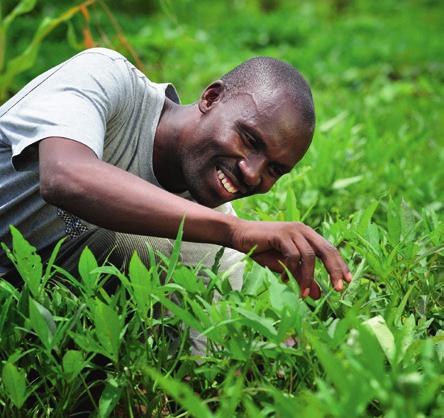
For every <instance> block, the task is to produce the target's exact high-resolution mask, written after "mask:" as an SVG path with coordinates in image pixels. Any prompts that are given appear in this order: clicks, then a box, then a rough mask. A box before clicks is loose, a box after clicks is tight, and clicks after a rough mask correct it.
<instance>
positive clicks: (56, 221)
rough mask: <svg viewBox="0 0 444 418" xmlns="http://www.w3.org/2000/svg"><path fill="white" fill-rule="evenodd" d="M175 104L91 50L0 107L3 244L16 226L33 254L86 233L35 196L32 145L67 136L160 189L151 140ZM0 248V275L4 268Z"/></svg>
mask: <svg viewBox="0 0 444 418" xmlns="http://www.w3.org/2000/svg"><path fill="white" fill-rule="evenodd" d="M165 95H166V96H167V97H169V98H170V99H171V100H174V101H175V102H177V103H178V102H179V98H178V96H177V93H176V91H175V89H174V87H173V86H172V85H171V84H167V83H165V84H157V83H153V82H151V81H150V80H148V79H147V77H146V76H145V75H144V74H143V73H141V72H140V71H139V70H138V69H137V68H135V67H134V66H133V65H132V64H131V63H130V62H128V60H127V59H126V58H125V57H123V56H122V55H120V54H119V53H117V52H115V51H112V50H109V49H105V48H92V49H88V50H86V51H83V52H81V53H80V54H77V55H75V56H74V57H73V58H71V59H69V60H67V61H65V62H64V63H62V64H60V65H58V66H56V67H54V68H52V69H50V70H48V71H46V72H45V73H43V74H41V75H40V76H38V77H37V78H35V79H34V80H33V81H31V82H30V83H29V84H27V85H26V86H25V87H24V88H23V89H22V90H21V91H20V92H18V93H17V94H16V95H15V96H14V97H12V98H11V99H10V100H9V101H7V102H6V103H5V104H4V105H3V106H1V107H0V242H2V241H3V242H5V243H6V244H7V245H8V246H10V245H11V239H10V234H9V224H13V225H15V226H16V227H17V228H18V229H19V230H20V231H21V232H22V233H23V235H24V236H25V238H26V239H28V240H29V241H30V242H31V243H32V244H33V245H34V246H35V247H36V248H37V249H38V250H41V249H44V248H46V247H48V246H51V245H53V244H54V243H55V242H56V241H57V240H59V239H60V238H61V237H63V236H66V235H68V236H70V237H75V236H78V235H79V234H80V233H82V232H84V231H85V230H86V229H87V228H88V225H87V223H86V222H84V221H82V220H80V219H78V218H76V217H75V216H72V215H71V214H69V213H67V212H65V211H63V210H61V209H60V208H56V207H54V206H52V205H49V204H47V203H46V202H45V201H44V200H43V199H42V198H41V196H40V193H39V172H38V146H37V142H38V141H39V140H41V139H43V138H47V137H50V136H59V137H64V138H69V139H72V140H75V141H78V142H81V143H82V144H85V145H86V146H88V147H89V148H91V149H92V150H93V151H94V153H95V154H96V155H97V157H98V158H100V159H101V160H103V161H106V162H108V163H110V164H113V165H115V166H117V167H119V168H122V169H123V170H126V171H129V172H131V173H133V174H135V175H137V176H139V177H141V178H143V179H145V180H147V181H149V182H150V183H153V184H155V185H156V186H159V187H160V185H159V183H158V181H157V179H156V177H155V175H154V171H153V165H152V152H153V144H154V135H155V132H156V128H157V125H158V122H159V118H160V114H161V111H162V108H163V104H164V101H165ZM8 264H9V263H8V262H7V260H6V258H5V256H4V254H3V251H1V250H0V275H1V273H2V272H4V271H6V270H8V268H7V266H8Z"/></svg>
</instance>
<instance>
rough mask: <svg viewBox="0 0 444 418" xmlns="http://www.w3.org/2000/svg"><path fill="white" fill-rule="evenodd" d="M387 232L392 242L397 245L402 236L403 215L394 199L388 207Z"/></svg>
mask: <svg viewBox="0 0 444 418" xmlns="http://www.w3.org/2000/svg"><path fill="white" fill-rule="evenodd" d="M387 232H388V238H389V242H390V244H392V246H396V245H397V244H398V243H399V240H400V238H401V216H400V209H399V206H398V205H396V204H395V203H394V202H393V200H390V202H389V205H388V209H387Z"/></svg>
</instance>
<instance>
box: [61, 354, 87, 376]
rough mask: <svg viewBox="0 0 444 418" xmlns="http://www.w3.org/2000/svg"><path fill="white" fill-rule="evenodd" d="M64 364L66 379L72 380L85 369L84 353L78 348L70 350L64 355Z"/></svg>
mask: <svg viewBox="0 0 444 418" xmlns="http://www.w3.org/2000/svg"><path fill="white" fill-rule="evenodd" d="M62 365H63V374H64V375H65V377H66V380H67V381H68V383H70V382H72V381H73V380H74V379H75V378H76V377H77V376H78V375H79V373H80V372H81V371H82V369H83V366H84V363H83V356H82V353H81V352H80V351H77V350H68V351H67V352H66V353H65V355H64V356H63V360H62Z"/></svg>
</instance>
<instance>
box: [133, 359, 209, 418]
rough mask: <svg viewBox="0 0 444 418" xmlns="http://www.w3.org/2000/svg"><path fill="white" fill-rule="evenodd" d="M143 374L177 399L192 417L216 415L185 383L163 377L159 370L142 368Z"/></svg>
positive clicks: (204, 417)
mask: <svg viewBox="0 0 444 418" xmlns="http://www.w3.org/2000/svg"><path fill="white" fill-rule="evenodd" d="M141 370H142V373H143V374H144V375H146V376H148V377H150V378H151V379H152V380H154V381H155V382H156V383H158V384H159V385H160V386H161V387H162V389H163V390H164V391H165V392H167V393H168V394H169V395H170V396H171V397H173V398H174V399H175V401H176V402H177V403H179V404H180V405H181V406H182V407H183V408H184V409H185V410H186V411H187V412H189V413H190V415H191V416H193V417H195V418H213V417H214V415H213V414H212V413H211V412H210V410H209V409H208V407H207V406H206V405H205V404H204V403H203V402H202V400H201V399H199V397H198V396H197V395H196V394H194V392H193V391H192V390H191V389H190V388H189V387H188V386H187V385H186V384H185V383H184V382H179V381H177V380H175V379H173V378H172V377H166V376H162V374H160V373H159V372H158V371H157V370H154V369H152V368H151V367H148V366H143V367H142V369H141Z"/></svg>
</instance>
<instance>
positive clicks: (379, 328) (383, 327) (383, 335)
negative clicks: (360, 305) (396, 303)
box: [363, 315, 395, 363]
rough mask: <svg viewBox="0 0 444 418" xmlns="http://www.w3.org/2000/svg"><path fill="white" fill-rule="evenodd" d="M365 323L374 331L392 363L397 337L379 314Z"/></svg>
mask: <svg viewBox="0 0 444 418" xmlns="http://www.w3.org/2000/svg"><path fill="white" fill-rule="evenodd" d="M363 325H364V326H366V327H367V328H368V329H370V330H371V331H372V332H373V334H374V335H375V337H376V339H377V340H378V342H379V345H380V346H381V348H382V350H383V351H384V353H385V356H386V357H387V359H388V361H389V362H390V363H392V362H393V360H394V357H395V339H394V337H393V334H392V332H391V331H390V329H389V327H388V326H387V324H386V323H385V320H384V318H383V317H382V316H381V315H377V316H375V317H373V318H370V319H368V320H367V321H365V322H364V323H363Z"/></svg>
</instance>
